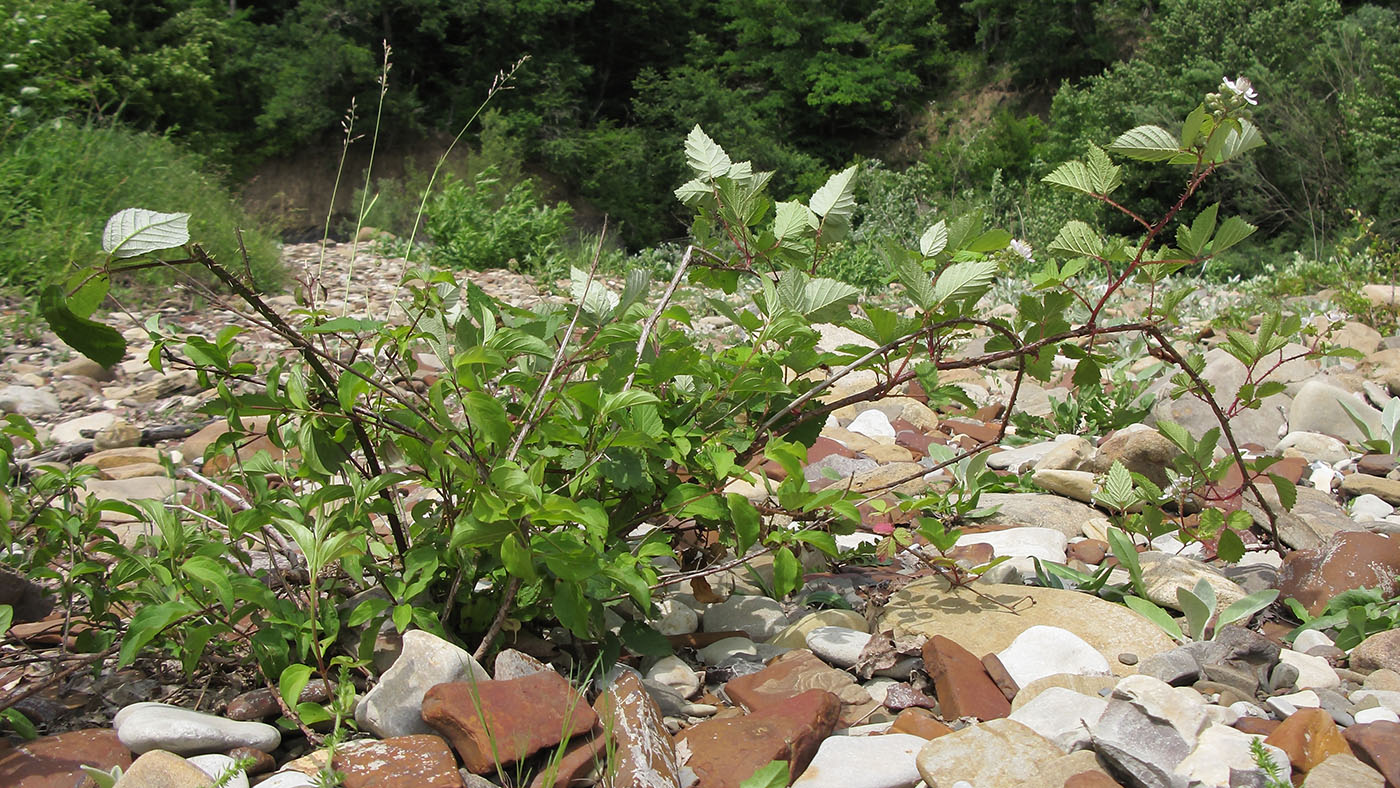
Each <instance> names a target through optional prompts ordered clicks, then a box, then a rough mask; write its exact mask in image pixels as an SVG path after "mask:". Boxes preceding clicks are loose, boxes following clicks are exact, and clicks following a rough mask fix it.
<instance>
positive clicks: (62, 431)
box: [50, 411, 117, 443]
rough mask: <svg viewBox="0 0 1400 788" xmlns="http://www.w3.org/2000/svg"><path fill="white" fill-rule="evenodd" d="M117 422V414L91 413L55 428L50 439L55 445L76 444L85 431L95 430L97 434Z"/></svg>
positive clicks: (81, 438) (106, 412)
mask: <svg viewBox="0 0 1400 788" xmlns="http://www.w3.org/2000/svg"><path fill="white" fill-rule="evenodd" d="M116 420H117V416H116V414H115V413H111V412H108V411H103V412H101V413H91V414H88V415H86V416H79V417H78V418H76V419H69V420H67V421H65V422H63V423H62V424H59V425H57V426H55V427H54V428H53V432H51V433H50V437H52V438H53V440H54V443H75V442H77V441H80V440H84V438H83V430H93V431H94V432H96V431H97V430H100V429H102V428H104V427H110V426H111V425H112V422H114V421H116Z"/></svg>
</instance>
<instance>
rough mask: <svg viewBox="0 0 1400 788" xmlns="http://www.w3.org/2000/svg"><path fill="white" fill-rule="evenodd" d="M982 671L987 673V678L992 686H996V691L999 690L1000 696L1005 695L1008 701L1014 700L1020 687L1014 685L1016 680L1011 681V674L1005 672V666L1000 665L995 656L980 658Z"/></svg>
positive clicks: (989, 655)
mask: <svg viewBox="0 0 1400 788" xmlns="http://www.w3.org/2000/svg"><path fill="white" fill-rule="evenodd" d="M982 669H983V670H985V671H987V676H989V677H990V678H991V680H992V683H993V684H995V685H997V689H999V690H1001V694H1002V695H1005V696H1006V699H1007V700H1008V701H1013V700H1016V693H1018V692H1020V691H1021V687H1020V685H1018V684H1017V683H1016V679H1013V678H1012V677H1011V674H1010V673H1008V672H1006V666H1005V665H1003V664H1001V660H1000V659H999V658H998V657H997V655H996V654H988V655H986V656H984V657H982Z"/></svg>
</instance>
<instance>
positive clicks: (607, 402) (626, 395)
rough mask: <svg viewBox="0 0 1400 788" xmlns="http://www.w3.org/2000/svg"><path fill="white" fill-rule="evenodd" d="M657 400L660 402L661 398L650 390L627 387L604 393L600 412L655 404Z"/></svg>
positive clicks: (606, 413) (605, 413) (604, 412)
mask: <svg viewBox="0 0 1400 788" xmlns="http://www.w3.org/2000/svg"><path fill="white" fill-rule="evenodd" d="M659 402H661V398H660V397H657V396H656V395H655V394H653V393H651V392H650V391H643V390H641V389H628V390H626V391H619V392H618V393H616V394H604V395H603V409H602V411H601V414H602V415H604V416H606V415H608V414H609V413H612V412H613V411H617V410H622V409H623V408H630V407H632V406H634V405H655V404H657V403H659Z"/></svg>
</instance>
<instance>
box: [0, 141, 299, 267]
mask: <svg viewBox="0 0 1400 788" xmlns="http://www.w3.org/2000/svg"><path fill="white" fill-rule="evenodd" d="M202 166H203V163H202V161H201V160H200V158H199V157H198V156H195V155H194V154H192V153H190V152H189V151H187V150H185V149H183V148H181V147H180V146H178V145H176V144H175V143H173V142H171V141H169V140H167V139H163V138H161V137H156V136H152V135H149V134H139V133H135V132H132V131H129V130H125V129H121V128H112V127H106V126H77V125H75V124H72V123H66V122H64V123H49V124H45V125H42V126H39V127H36V128H34V129H32V130H31V131H29V132H27V133H26V134H24V135H23V136H21V137H20V138H19V139H18V140H16V141H15V143H14V144H12V145H10V146H8V148H7V149H6V154H5V155H4V156H2V157H0V237H3V238H4V243H0V285H5V286H13V287H20V288H24V289H28V290H32V289H35V288H36V287H37V286H39V285H43V284H46V283H47V282H49V281H51V280H53V279H54V278H57V277H62V276H65V275H66V274H65V271H68V270H70V269H71V266H73V265H78V266H81V265H86V264H88V263H89V262H91V261H92V260H93V259H94V254H95V252H94V250H95V249H96V248H97V241H98V239H99V238H100V237H101V235H102V228H103V226H104V225H105V224H106V222H107V218H108V217H109V216H111V215H112V214H113V213H115V212H117V211H118V210H121V209H122V208H127V207H131V206H133V205H139V206H144V207H146V208H149V209H152V210H161V211H188V212H191V213H193V214H194V219H193V220H192V225H191V227H192V230H193V232H195V233H197V234H198V235H199V236H200V237H203V238H208V239H209V249H210V252H211V253H212V254H214V255H215V256H216V257H217V258H218V259H220V260H223V261H225V262H226V263H228V264H230V265H234V266H236V267H238V268H240V269H241V268H242V267H243V264H242V261H241V260H240V255H241V253H240V250H239V247H238V236H237V232H236V231H237V230H238V229H240V228H246V227H249V226H250V224H251V222H250V221H249V220H248V218H247V217H246V216H244V215H243V213H242V211H241V210H240V209H239V207H238V205H237V203H236V202H235V201H234V200H233V198H232V197H231V196H230V195H229V193H228V191H227V189H226V188H224V186H223V185H222V184H220V183H219V182H218V180H217V179H215V178H213V177H211V176H210V175H208V174H207V172H205V171H204V170H203V169H202ZM243 241H244V244H245V246H246V247H247V251H248V257H249V265H250V267H251V270H252V276H253V280H254V281H255V282H256V283H257V285H258V286H259V287H261V288H275V287H277V286H279V285H280V284H281V281H282V273H281V264H280V262H279V260H278V250H277V246H276V244H275V243H274V241H273V239H272V238H271V237H269V236H268V235H267V234H265V233H262V232H258V231H256V230H251V229H250V230H247V231H246V232H244V234H243ZM145 274H146V276H144V277H141V278H140V279H138V280H137V281H138V283H139V282H140V281H148V282H153V283H154V282H169V281H170V277H169V276H167V275H162V274H159V273H157V272H156V271H154V270H150V271H147V272H145ZM124 281H127V282H129V281H130V280H124ZM162 294H168V292H167V291H165V290H164V288H163V287H162Z"/></svg>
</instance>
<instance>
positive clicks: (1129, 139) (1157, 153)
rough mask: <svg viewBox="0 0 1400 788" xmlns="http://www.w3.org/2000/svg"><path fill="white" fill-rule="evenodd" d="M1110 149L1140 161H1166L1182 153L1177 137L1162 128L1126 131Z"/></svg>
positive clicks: (1139, 127)
mask: <svg viewBox="0 0 1400 788" xmlns="http://www.w3.org/2000/svg"><path fill="white" fill-rule="evenodd" d="M1108 149H1109V150H1111V151H1113V152H1114V153H1118V154H1122V155H1123V156H1127V157H1128V158H1130V159H1137V160H1138V161H1166V160H1167V159H1170V158H1172V157H1173V156H1175V155H1177V154H1178V153H1180V152H1181V146H1180V145H1179V144H1178V143H1177V141H1176V137H1173V136H1172V133H1171V132H1170V131H1167V130H1166V129H1164V128H1162V127H1161V126H1138V127H1137V128H1135V129H1131V130H1129V131H1125V132H1123V133H1122V134H1121V135H1119V137H1118V139H1116V140H1114V141H1113V144H1112V145H1109V146H1108Z"/></svg>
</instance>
